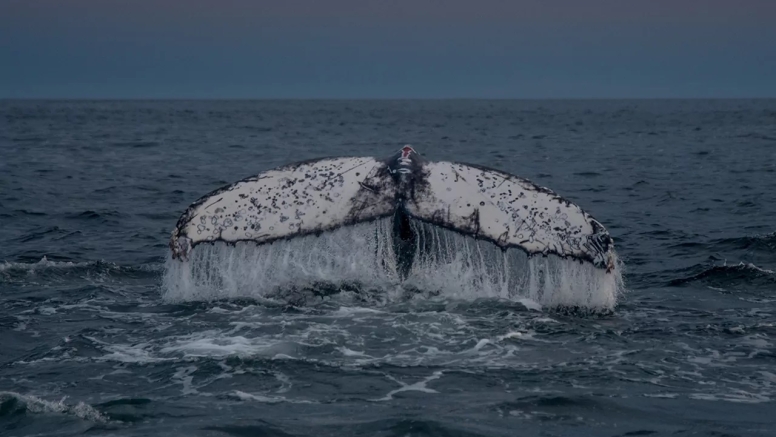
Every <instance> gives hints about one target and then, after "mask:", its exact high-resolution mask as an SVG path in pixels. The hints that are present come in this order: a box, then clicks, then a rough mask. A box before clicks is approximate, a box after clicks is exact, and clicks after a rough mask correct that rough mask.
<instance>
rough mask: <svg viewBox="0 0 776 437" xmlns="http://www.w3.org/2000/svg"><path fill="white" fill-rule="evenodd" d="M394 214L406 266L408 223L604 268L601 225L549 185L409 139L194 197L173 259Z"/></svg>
mask: <svg viewBox="0 0 776 437" xmlns="http://www.w3.org/2000/svg"><path fill="white" fill-rule="evenodd" d="M391 216H392V217H393V218H394V222H393V223H394V227H393V229H394V249H395V251H396V253H397V258H398V259H399V263H400V264H401V265H400V266H399V267H400V270H402V271H405V272H406V271H408V268H409V266H410V265H411V263H412V254H413V253H414V247H415V244H414V241H415V238H416V235H415V233H414V231H413V227H412V224H411V220H417V221H421V222H425V223H429V224H431V225H434V226H438V227H442V228H446V229H450V230H452V231H455V232H458V233H461V234H464V235H469V236H471V237H474V238H477V239H482V240H488V241H490V242H492V243H493V244H495V245H497V246H499V247H501V248H503V249H504V250H506V249H508V248H519V249H521V250H523V251H525V252H526V253H527V254H528V255H529V256H532V255H544V256H547V255H550V254H552V255H557V256H559V257H561V258H567V259H575V260H579V261H580V262H589V263H591V264H592V265H594V266H595V267H597V268H600V269H605V270H606V271H607V272H612V271H613V269H614V268H615V262H614V259H615V258H614V253H613V251H614V245H613V242H612V238H611V237H610V236H609V233H608V232H607V231H606V229H605V228H604V227H603V226H602V225H601V224H600V223H599V222H598V221H597V220H595V219H594V218H593V217H591V216H590V215H589V214H587V213H586V212H584V211H583V210H582V209H581V208H580V207H579V206H577V205H575V204H573V203H571V202H569V201H568V200H566V199H564V198H562V197H560V196H558V195H557V194H555V193H554V192H553V191H551V190H549V189H547V188H542V187H539V186H537V185H534V184H533V183H531V182H530V181H528V180H526V179H523V178H519V177H517V176H514V175H510V174H508V173H504V172H502V171H499V170H495V169H491V168H487V167H481V166H476V165H471V164H459V163H453V162H445V161H440V162H431V161H426V160H425V159H423V158H422V157H421V156H420V155H419V154H418V153H417V152H415V150H414V149H413V148H412V147H410V146H405V147H403V148H402V149H401V150H399V152H397V153H396V154H395V155H393V156H391V157H390V158H388V159H375V158H370V157H345V158H323V159H316V160H311V161H305V162H300V163H295V164H290V165H287V166H284V167H280V168H277V169H274V170H268V171H266V172H264V173H261V174H259V175H257V176H253V177H250V178H246V179H243V180H241V181H239V182H236V183H234V184H231V185H228V186H225V187H223V188H220V189H218V190H216V191H214V192H212V193H210V194H208V195H206V196H204V197H202V198H201V199H199V200H198V201H196V202H194V203H193V204H192V205H191V206H190V207H189V208H188V209H187V210H186V211H185V212H184V213H183V215H182V216H181V218H180V219H179V220H178V224H177V226H176V227H175V230H174V231H173V232H172V238H171V240H170V248H171V249H172V257H173V258H174V259H180V260H182V261H185V260H186V259H188V254H189V251H190V250H191V249H192V248H193V247H194V246H196V245H198V244H200V243H214V242H217V241H221V242H225V243H227V244H235V243H238V242H248V241H250V242H253V243H255V244H267V243H272V242H274V241H276V240H281V239H289V238H295V237H300V236H304V235H310V234H320V233H322V232H326V231H330V230H333V229H337V228H340V227H343V226H348V225H353V224H357V223H363V222H368V221H372V220H377V219H381V218H385V217H391Z"/></svg>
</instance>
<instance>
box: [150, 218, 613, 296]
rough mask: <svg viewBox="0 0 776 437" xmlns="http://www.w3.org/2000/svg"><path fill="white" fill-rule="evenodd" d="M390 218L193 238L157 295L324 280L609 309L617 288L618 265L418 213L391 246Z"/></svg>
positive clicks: (283, 287)
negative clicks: (284, 236) (461, 228)
mask: <svg viewBox="0 0 776 437" xmlns="http://www.w3.org/2000/svg"><path fill="white" fill-rule="evenodd" d="M394 225H395V224H394V221H393V219H392V218H386V219H381V220H376V221H373V222H368V223H362V224H358V225H354V226H350V227H344V228H339V229H337V230H334V231H331V232H327V233H324V234H321V235H320V236H315V235H308V236H305V237H301V238H296V239H290V240H282V241H277V242H275V243H272V244H266V245H256V244H252V243H250V242H242V243H235V244H225V243H222V242H216V243H214V244H212V245H200V246H198V247H196V248H195V249H194V250H191V251H190V252H189V256H188V259H187V260H185V261H183V262H181V261H179V260H173V259H168V262H167V265H166V268H165V273H164V280H163V294H164V298H165V299H166V300H168V301H176V302H180V301H211V300H221V299H244V298H248V299H258V300H262V299H272V300H280V301H293V302H298V301H297V300H296V299H297V297H298V296H299V293H300V291H301V290H312V292H313V294H315V292H316V290H321V289H327V290H332V289H334V290H349V291H353V290H356V291H357V292H363V293H365V294H368V295H369V296H372V297H375V296H379V299H377V300H378V301H380V302H395V301H397V300H402V299H407V298H408V296H410V297H412V295H413V294H416V293H421V294H423V295H424V296H435V298H438V299H456V300H475V299H479V298H496V299H508V300H512V301H525V300H529V301H531V302H534V303H536V304H538V305H539V306H542V307H549V308H554V307H577V308H583V309H588V310H611V309H613V308H614V306H615V305H616V303H617V298H618V296H619V295H620V293H621V290H623V283H622V278H621V276H620V274H619V272H620V269H619V268H615V269H613V270H612V271H608V272H607V271H606V270H604V269H599V268H596V267H594V266H593V265H591V264H590V263H585V262H580V261H577V260H572V259H564V258H561V257H558V256H555V255H546V256H542V255H534V256H529V255H527V254H526V253H525V252H523V251H521V250H517V249H506V250H504V249H502V248H499V247H497V246H495V245H494V244H492V243H490V242H488V241H483V240H477V239H474V238H472V237H470V236H465V235H461V234H458V233H456V232H454V231H450V230H446V229H442V228H438V227H435V226H433V225H429V224H427V223H423V222H419V221H410V222H409V226H412V228H413V231H414V235H415V238H414V241H412V247H403V248H399V250H403V251H404V252H405V253H404V254H401V253H399V252H397V246H396V244H395V239H394V235H395V233H394V229H393V228H394ZM406 252H412V255H411V256H412V258H413V262H412V263H411V266H410V267H409V268H407V267H406V264H403V261H402V257H406ZM613 256H614V255H613ZM613 262H615V263H617V261H616V257H615V258H614V261H613ZM402 269H407V271H406V272H404V273H403V272H402ZM319 294H320V293H319Z"/></svg>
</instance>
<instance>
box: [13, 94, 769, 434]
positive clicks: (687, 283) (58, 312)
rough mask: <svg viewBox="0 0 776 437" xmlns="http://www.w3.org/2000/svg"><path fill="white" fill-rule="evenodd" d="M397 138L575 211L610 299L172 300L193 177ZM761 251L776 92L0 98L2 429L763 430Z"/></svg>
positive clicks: (765, 377)
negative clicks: (543, 193)
mask: <svg viewBox="0 0 776 437" xmlns="http://www.w3.org/2000/svg"><path fill="white" fill-rule="evenodd" d="M405 144H411V145H413V146H414V147H415V148H416V149H417V150H418V151H419V152H421V153H422V154H424V155H425V156H426V157H427V158H428V159H431V160H450V161H462V162H468V163H474V164H481V165H486V166H491V167H495V168H498V169H501V170H504V171H507V172H510V173H514V174H517V175H519V176H522V177H525V178H528V179H531V180H532V181H534V182H535V183H537V184H539V185H543V186H547V187H550V188H552V189H553V190H555V191H556V192H558V193H559V194H561V195H563V196H564V197H566V198H568V199H570V200H572V201H574V202H575V203H577V204H579V205H580V206H582V207H583V208H584V209H585V210H587V211H588V212H590V213H592V214H593V215H594V216H595V217H596V218H597V219H598V220H600V221H601V222H602V223H604V225H606V226H607V228H608V229H609V231H610V233H611V234H612V236H613V238H614V240H615V245H616V248H617V251H618V253H619V255H620V258H621V259H622V260H623V262H624V277H625V284H626V288H627V290H626V292H625V293H624V294H622V295H621V296H620V298H619V301H618V305H617V307H616V308H615V310H614V311H613V312H609V313H603V314H581V313H576V312H568V311H558V310H556V309H553V308H549V307H544V306H541V305H538V304H535V303H534V304H531V303H527V302H526V301H520V300H505V299H486V298H480V296H478V294H477V291H478V290H477V289H471V290H469V292H468V293H466V294H460V293H459V294H456V295H455V296H449V295H445V294H444V292H442V293H441V294H438V295H429V296H428V297H427V298H423V299H417V298H409V297H406V296H405V297H396V298H392V299H380V298H375V297H374V296H373V295H369V296H359V293H357V292H353V291H352V290H342V292H341V293H337V292H336V291H337V290H335V292H331V290H329V291H328V292H327V293H325V294H321V296H320V297H319V298H318V299H313V300H308V301H305V302H303V303H299V302H294V303H292V302H288V301H284V300H283V299H260V298H256V299H251V298H241V299H231V300H229V299H218V296H210V298H208V299H204V300H203V299H199V298H197V297H196V296H191V298H190V299H184V300H183V301H179V300H176V301H171V300H169V299H165V297H164V296H165V290H164V289H163V286H162V276H163V274H164V269H165V267H164V266H165V263H166V259H167V257H168V256H169V253H168V249H167V240H168V238H169V235H170V232H171V231H172V229H173V227H174V225H175V222H176V220H177V218H178V216H179V215H180V214H181V213H182V212H183V211H184V210H185V208H186V207H187V206H188V205H189V204H190V203H191V202H193V201H194V200H196V199H197V198H199V197H200V196H202V195H204V194H206V193H208V192H209V191H211V190H213V189H215V188H217V187H219V186H222V185H224V184H227V183H230V182H233V181H236V180H238V179H241V178H243V177H246V176H250V175H254V174H257V173H259V172H261V171H264V170H267V169H270V168H273V167H276V166H279V165H282V164H286V163H290V162H294V161H299V160H304V159H311V158H316V157H323V156H342V155H369V156H389V155H390V154H392V153H394V152H395V151H396V150H397V149H398V148H400V147H401V146H403V145H405ZM774 270H776V100H568V101H563V100H559V101H510V100H498V101H488V100H437V101H433V100H429V101H390V100H385V101H380V100H373V101H369V100H366V101H346V100H343V101H302V100H299V101H295V100H291V101H32V100H31V101H12V100H5V101H0V342H1V343H0V344H1V345H2V348H0V434H1V435H4V436H5V435H8V436H32V435H47V436H71V435H116V436H130V435H132V436H146V435H184V436H195V435H197V436H199V435H202V436H235V437H238V436H254V435H255V436H316V437H319V436H460V437H474V436H515V435H526V436H599V435H600V436H641V435H655V436H663V435H666V436H667V435H672V436H673V435H679V436H682V435H705V436H772V435H774V432H775V431H774V430H776V415H774V412H776V345H775V343H776V273H774ZM286 273H287V274H288V275H294V274H295V272H294V271H288V272H286ZM311 286H314V285H313V284H311ZM378 292H379V290H378Z"/></svg>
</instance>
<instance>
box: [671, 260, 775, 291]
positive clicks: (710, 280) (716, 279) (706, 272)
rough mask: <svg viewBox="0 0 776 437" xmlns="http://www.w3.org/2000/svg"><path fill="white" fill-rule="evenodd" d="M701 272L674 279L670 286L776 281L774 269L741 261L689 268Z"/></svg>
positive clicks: (767, 282)
mask: <svg viewBox="0 0 776 437" xmlns="http://www.w3.org/2000/svg"><path fill="white" fill-rule="evenodd" d="M699 269H702V270H701V271H700V272H698V273H695V274H691V275H688V276H685V277H682V278H677V279H673V280H671V281H669V282H668V286H671V287H675V286H682V285H686V284H690V283H694V282H702V283H706V284H709V285H716V286H724V285H731V284H741V283H745V284H749V285H772V284H774V283H776V273H774V272H773V271H772V270H768V269H763V268H760V267H758V266H756V265H754V264H751V263H748V264H745V263H739V264H738V265H733V266H729V265H721V266H712V267H708V266H695V267H691V268H690V269H686V270H685V271H687V270H690V271H692V270H696V271H697V270H699Z"/></svg>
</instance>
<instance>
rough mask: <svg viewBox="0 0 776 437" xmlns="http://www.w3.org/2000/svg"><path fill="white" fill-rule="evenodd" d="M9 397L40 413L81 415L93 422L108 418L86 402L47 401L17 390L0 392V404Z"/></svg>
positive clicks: (30, 410)
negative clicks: (16, 391)
mask: <svg viewBox="0 0 776 437" xmlns="http://www.w3.org/2000/svg"><path fill="white" fill-rule="evenodd" d="M8 398H14V399H16V400H17V401H18V402H21V403H22V404H23V405H24V407H25V408H26V410H27V411H28V412H30V413H38V414H52V413H55V414H67V415H72V416H76V417H79V418H81V419H84V420H89V421H92V422H105V421H107V419H106V418H105V417H104V416H103V415H102V414H100V412H99V411H97V410H95V409H94V408H93V407H92V406H90V405H88V404H85V403H83V402H78V403H77V404H67V403H65V400H66V398H62V399H61V400H59V401H58V402H54V401H47V400H45V399H41V398H39V397H37V396H32V395H23V394H20V393H15V392H9V391H6V392H0V404H2V403H3V401H4V400H5V399H8Z"/></svg>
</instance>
